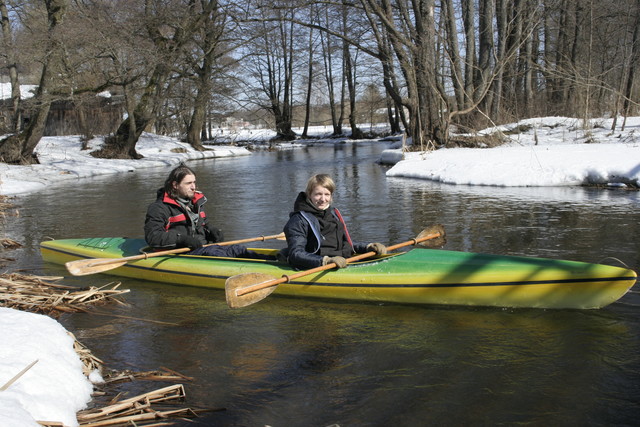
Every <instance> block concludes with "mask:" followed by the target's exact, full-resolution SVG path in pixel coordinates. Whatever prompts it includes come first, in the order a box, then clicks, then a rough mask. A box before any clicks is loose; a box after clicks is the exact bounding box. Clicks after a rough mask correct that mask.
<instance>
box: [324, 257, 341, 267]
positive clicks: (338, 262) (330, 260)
mask: <svg viewBox="0 0 640 427" xmlns="http://www.w3.org/2000/svg"><path fill="white" fill-rule="evenodd" d="M331 263H334V264H335V265H336V266H337V267H338V268H345V267H346V266H347V260H346V259H345V258H344V257H341V256H326V257H324V258H322V265H327V264H331Z"/></svg>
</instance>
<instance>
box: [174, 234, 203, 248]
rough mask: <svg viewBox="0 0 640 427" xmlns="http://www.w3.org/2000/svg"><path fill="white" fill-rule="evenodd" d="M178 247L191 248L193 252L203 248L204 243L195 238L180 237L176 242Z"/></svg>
mask: <svg viewBox="0 0 640 427" xmlns="http://www.w3.org/2000/svg"><path fill="white" fill-rule="evenodd" d="M176 246H177V247H179V248H189V249H191V250H194V249H198V248H201V247H202V242H200V240H198V239H197V238H196V237H193V236H183V235H180V236H178V240H177V241H176Z"/></svg>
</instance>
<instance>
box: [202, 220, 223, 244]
mask: <svg viewBox="0 0 640 427" xmlns="http://www.w3.org/2000/svg"><path fill="white" fill-rule="evenodd" d="M204 235H205V236H206V237H207V242H210V243H218V242H222V241H223V240H224V235H223V234H222V230H220V229H219V228H216V227H214V226H213V225H211V224H207V225H205V226H204Z"/></svg>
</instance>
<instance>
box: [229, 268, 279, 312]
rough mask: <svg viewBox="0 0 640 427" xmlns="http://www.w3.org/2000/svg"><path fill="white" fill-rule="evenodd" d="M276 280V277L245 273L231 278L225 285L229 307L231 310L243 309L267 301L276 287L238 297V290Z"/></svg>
mask: <svg viewBox="0 0 640 427" xmlns="http://www.w3.org/2000/svg"><path fill="white" fill-rule="evenodd" d="M274 279H275V277H273V276H270V275H269V274H264V273H244V274H237V275H235V276H231V277H229V278H228V279H227V281H226V282H225V284H224V290H225V296H226V298H227V305H228V306H229V307H231V308H241V307H246V306H248V305H251V304H254V303H256V302H258V301H261V300H263V299H265V298H266V297H268V296H269V295H270V294H271V293H272V292H273V291H274V290H275V289H276V286H269V287H268V288H264V289H260V290H257V291H253V292H250V293H248V294H244V295H238V294H237V290H239V289H242V288H246V287H248V286H253V285H257V284H260V283H264V282H268V281H270V280H274Z"/></svg>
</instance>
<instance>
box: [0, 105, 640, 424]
mask: <svg viewBox="0 0 640 427" xmlns="http://www.w3.org/2000/svg"><path fill="white" fill-rule="evenodd" d="M620 122H621V120H620V121H619V123H618V128H617V129H616V130H615V131H613V132H612V131H611V123H612V121H611V120H610V119H596V120H593V121H592V122H591V123H589V126H588V130H585V126H584V124H583V122H582V121H581V120H577V119H571V118H566V117H546V118H534V119H528V120H523V121H521V122H519V123H513V124H509V125H503V126H499V127H496V128H491V129H486V130H484V131H482V132H481V133H482V134H487V133H493V132H496V131H500V132H502V133H503V134H504V135H505V137H508V138H509V142H508V143H506V144H504V145H502V146H500V147H497V148H477V149H466V148H456V149H440V150H436V151H433V152H428V153H420V152H409V153H404V154H403V150H402V148H401V147H398V146H399V143H397V142H396V143H391V144H390V143H386V144H389V145H390V147H389V148H388V149H385V150H384V151H383V152H382V154H381V157H380V161H381V163H385V164H388V165H392V166H391V167H390V168H389V169H388V171H387V172H386V174H387V176H389V177H406V178H412V179H422V180H433V181H440V182H443V183H449V184H452V185H490V186H505V187H509V186H569V185H581V184H584V183H598V184H603V185H611V186H624V185H626V184H625V183H635V186H637V185H638V183H639V182H640V117H631V118H628V119H627V121H626V125H625V130H624V131H621V130H620V125H621V123H620ZM515 129H519V130H520V131H519V132H514V130H515ZM327 131H328V130H327V128H326V127H321V128H316V129H314V131H313V132H312V133H311V134H314V135H323V134H325V133H327ZM246 132H250V134H246V135H238V134H231V135H230V134H229V133H228V132H227V133H226V134H222V135H220V136H219V138H220V139H222V138H227V140H228V138H231V139H233V138H240V137H245V136H246V137H248V138H250V139H252V140H254V141H256V142H257V141H260V140H264V139H267V138H270V137H272V136H274V133H273V132H270V131H256V130H252V131H246ZM313 142H314V143H316V144H317V143H319V142H322V141H318V140H314V141H313ZM325 142H326V143H331V144H333V143H336V140H335V139H327V140H326V141H325ZM101 143H102V139H100V138H96V139H94V140H92V141H90V142H89V146H90V148H91V149H90V150H84V151H83V150H81V147H82V143H81V141H80V137H78V136H63V137H45V138H42V140H41V142H40V143H39V144H38V146H37V147H36V150H35V151H36V153H37V154H38V158H39V160H40V164H39V165H31V166H9V165H6V164H2V163H0V194H2V195H15V196H17V197H19V196H20V194H25V193H32V192H37V191H42V190H44V189H45V188H46V186H47V185H49V184H52V183H56V182H61V181H69V184H70V185H72V184H74V183H75V182H76V181H78V180H81V179H82V178H84V177H91V176H96V175H104V174H114V173H121V172H123V171H127V172H129V171H132V172H135V171H136V170H139V169H142V168H146V167H157V166H166V165H177V164H179V163H180V162H186V161H188V160H191V159H202V158H213V157H226V156H250V155H251V152H250V151H249V150H247V149H245V148H241V147H234V146H210V147H209V148H210V149H209V150H207V151H205V152H197V151H194V150H192V149H191V148H190V146H189V145H187V144H185V143H182V142H179V141H178V140H177V139H175V138H170V137H165V136H159V135H154V134H146V133H145V134H143V136H142V138H141V139H140V141H139V142H138V144H137V146H136V149H137V150H138V151H139V152H140V153H141V154H142V155H143V156H144V159H142V160H104V159H95V158H93V157H92V156H90V155H89V152H90V151H91V150H93V149H96V148H98V147H99V146H100V145H101ZM393 145H395V146H396V147H395V148H394V147H393ZM301 146H303V145H302V144H285V145H283V146H282V147H281V148H282V149H284V148H285V147H286V148H287V149H296V147H301ZM176 149H179V150H176ZM0 342H2V345H1V346H0V387H2V386H3V385H5V384H6V383H7V382H9V381H10V380H11V379H12V378H13V377H14V376H15V375H16V374H18V373H19V372H20V371H22V370H23V369H24V368H25V367H27V366H28V365H29V364H30V363H32V362H33V361H35V360H37V363H36V364H35V365H33V367H32V368H30V369H29V370H28V371H27V372H26V373H25V374H24V375H23V376H21V377H20V378H18V379H17V380H16V381H15V382H14V383H13V384H11V385H10V386H9V387H8V388H7V389H6V390H5V391H2V392H0V426H12V427H22V426H37V425H38V424H37V423H36V420H46V421H59V422H63V423H64V424H65V425H66V426H76V425H78V424H77V421H76V418H75V414H76V412H77V411H79V410H81V409H83V408H85V407H86V405H87V404H88V403H89V401H90V399H91V397H90V395H91V390H92V385H91V381H90V380H89V379H87V377H85V376H84V375H83V374H82V364H81V362H80V359H79V357H78V356H77V355H76V353H75V352H74V350H73V340H72V339H71V338H70V336H69V335H67V332H66V331H65V329H64V327H63V326H62V325H60V324H59V323H58V322H57V321H55V320H53V319H51V318H49V317H47V316H43V315H39V314H32V313H25V312H21V311H18V310H13V309H9V308H0ZM90 377H91V380H92V381H94V382H100V381H101V380H102V378H101V377H100V375H99V374H98V373H97V372H94V373H93V374H92V375H90Z"/></svg>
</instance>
